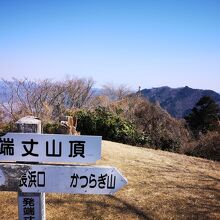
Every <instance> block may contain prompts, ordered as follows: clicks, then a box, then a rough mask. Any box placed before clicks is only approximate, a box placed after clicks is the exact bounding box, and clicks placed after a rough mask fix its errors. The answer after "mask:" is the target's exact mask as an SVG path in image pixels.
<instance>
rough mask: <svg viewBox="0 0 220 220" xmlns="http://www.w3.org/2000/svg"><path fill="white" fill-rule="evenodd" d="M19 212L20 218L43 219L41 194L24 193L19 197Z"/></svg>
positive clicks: (27, 219)
mask: <svg viewBox="0 0 220 220" xmlns="http://www.w3.org/2000/svg"><path fill="white" fill-rule="evenodd" d="M18 203H19V206H18V212H19V219H25V220H31V219H34V220H37V219H41V216H40V213H41V207H40V197H39V195H37V194H36V195H35V194H34V193H32V194H31V196H30V193H22V195H20V196H19V197H18Z"/></svg>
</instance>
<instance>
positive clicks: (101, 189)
mask: <svg viewBox="0 0 220 220" xmlns="http://www.w3.org/2000/svg"><path fill="white" fill-rule="evenodd" d="M29 167H30V168H29V170H28V171H27V172H26V174H24V175H23V176H22V177H21V179H20V183H19V187H20V189H21V191H22V192H55V193H72V194H113V193H115V192H116V191H118V190H119V189H120V188H121V187H123V186H124V185H125V184H126V183H127V180H126V179H125V178H124V177H123V176H122V175H121V174H120V173H119V171H117V170H116V169H115V168H114V167H96V166H67V165H65V166H56V165H30V166H29Z"/></svg>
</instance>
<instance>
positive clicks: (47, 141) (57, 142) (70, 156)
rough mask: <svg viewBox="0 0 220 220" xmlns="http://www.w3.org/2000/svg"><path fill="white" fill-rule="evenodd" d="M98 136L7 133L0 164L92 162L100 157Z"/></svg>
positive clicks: (2, 140) (0, 150)
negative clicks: (2, 162)
mask: <svg viewBox="0 0 220 220" xmlns="http://www.w3.org/2000/svg"><path fill="white" fill-rule="evenodd" d="M101 140H102V138H101V136H85V135H61V134H37V133H7V134H6V135H4V136H1V137H0V161H25V162H27V161H31V162H60V163H71V162H77V163H78V162H79V163H93V162H95V161H97V160H99V159H100V158H101Z"/></svg>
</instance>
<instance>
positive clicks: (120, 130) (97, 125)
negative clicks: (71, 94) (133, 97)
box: [77, 107, 143, 144]
mask: <svg viewBox="0 0 220 220" xmlns="http://www.w3.org/2000/svg"><path fill="white" fill-rule="evenodd" d="M77 118H78V128H77V129H78V130H79V131H80V132H81V134H86V135H100V136H102V137H103V139H105V140H111V141H118V142H121V143H127V144H136V143H137V142H138V143H139V142H140V143H141V142H143V140H142V139H143V137H141V135H140V134H138V133H137V131H136V129H135V127H134V125H133V124H132V123H131V122H129V121H128V120H125V119H123V117H122V116H120V115H117V114H116V113H114V112H112V111H110V110H109V109H107V108H104V107H98V108H96V109H95V110H94V111H89V110H80V111H79V112H77Z"/></svg>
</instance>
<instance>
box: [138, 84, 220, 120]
mask: <svg viewBox="0 0 220 220" xmlns="http://www.w3.org/2000/svg"><path fill="white" fill-rule="evenodd" d="M140 93H141V94H142V95H143V97H145V98H147V99H149V100H150V101H151V102H159V103H160V105H161V107H162V108H164V109H166V110H167V112H169V113H170V114H171V115H172V116H173V117H176V118H182V117H184V116H185V115H187V114H188V113H189V112H190V110H191V109H192V108H193V107H194V105H195V104H196V103H197V102H198V101H199V99H200V98H201V97H203V96H211V97H212V98H213V99H214V100H215V101H216V102H217V103H218V104H219V106H220V95H219V94H218V93H216V92H214V91H212V90H202V89H192V88H190V87H188V86H185V87H182V88H176V89H173V88H170V87H167V86H164V87H159V88H153V89H143V90H141V91H140Z"/></svg>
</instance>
